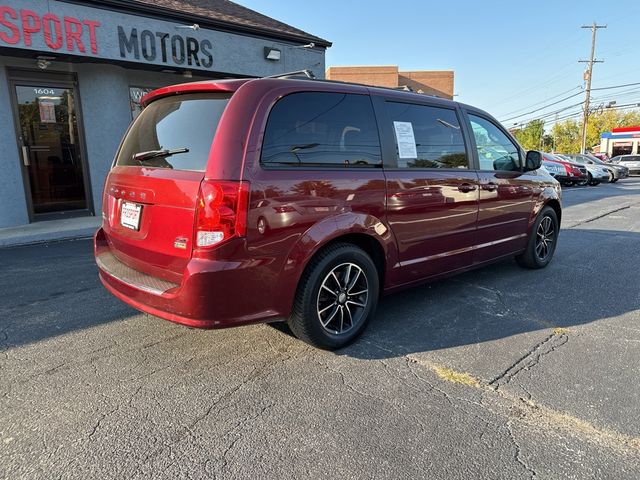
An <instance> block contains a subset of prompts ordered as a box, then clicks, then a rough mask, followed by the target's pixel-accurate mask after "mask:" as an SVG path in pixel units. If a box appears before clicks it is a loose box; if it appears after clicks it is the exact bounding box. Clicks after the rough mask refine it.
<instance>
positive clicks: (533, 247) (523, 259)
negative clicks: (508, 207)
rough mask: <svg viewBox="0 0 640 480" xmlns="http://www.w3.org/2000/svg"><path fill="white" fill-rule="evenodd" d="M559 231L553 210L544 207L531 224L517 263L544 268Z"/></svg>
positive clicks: (551, 253) (554, 249)
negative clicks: (525, 244) (524, 246)
mask: <svg viewBox="0 0 640 480" xmlns="http://www.w3.org/2000/svg"><path fill="white" fill-rule="evenodd" d="M559 231H560V225H559V223H558V215H556V212H555V210H554V209H553V208H551V207H549V206H546V207H544V208H543V209H542V210H541V211H540V213H539V214H538V217H537V218H536V221H535V222H534V224H533V229H532V230H531V235H530V236H529V240H528V242H527V248H526V250H525V251H524V253H522V254H520V255H518V256H517V257H516V261H517V262H518V264H519V265H520V266H521V267H525V268H544V267H546V266H547V265H549V262H551V259H552V258H553V254H554V253H555V251H556V245H557V243H558V233H559Z"/></svg>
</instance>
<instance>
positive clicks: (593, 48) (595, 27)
mask: <svg viewBox="0 0 640 480" xmlns="http://www.w3.org/2000/svg"><path fill="white" fill-rule="evenodd" d="M580 28H590V29H591V57H590V58H589V60H578V63H588V64H589V66H588V67H587V71H586V72H585V77H586V78H585V80H586V81H587V88H586V91H585V94H586V97H585V99H584V117H583V120H582V142H581V143H580V153H585V150H586V148H587V123H588V122H589V100H590V96H591V77H592V74H593V64H594V63H602V62H604V60H596V59H595V58H594V56H595V54H596V32H597V31H598V29H599V28H607V26H606V25H597V24H596V22H593V24H592V25H582V27H580Z"/></svg>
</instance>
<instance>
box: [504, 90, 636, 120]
mask: <svg viewBox="0 0 640 480" xmlns="http://www.w3.org/2000/svg"><path fill="white" fill-rule="evenodd" d="M634 85H640V82H635V83H624V84H621V85H609V86H607V87H598V88H592V89H591V91H592V92H593V91H596V90H598V91H600V90H613V89H616V88H623V87H631V86H634ZM581 93H582V92H578V93H575V94H573V95H569V96H568V97H565V98H563V99H561V100H558V101H556V102H553V103H549V104H548V105H545V106H543V107H540V108H537V109H535V110H532V111H530V112H527V113H522V114H520V115H515V116H513V117H510V118H505V119H504V120H501V123H505V122H508V121H509V120H514V119H516V118H520V117H524V116H526V115H530V114H532V113H536V112H539V111H541V110H545V109H546V108H547V107H552V106H554V105H557V104H558V103H562V102H564V101H565V100H569V99H570V98H573V97H576V96H578V95H580V94H581ZM581 103H583V102H581Z"/></svg>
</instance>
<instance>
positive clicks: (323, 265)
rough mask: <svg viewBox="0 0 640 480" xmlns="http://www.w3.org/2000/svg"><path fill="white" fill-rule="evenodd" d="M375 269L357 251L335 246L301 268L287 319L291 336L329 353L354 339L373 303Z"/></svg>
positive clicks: (375, 300) (370, 314)
mask: <svg viewBox="0 0 640 480" xmlns="http://www.w3.org/2000/svg"><path fill="white" fill-rule="evenodd" d="M379 289H380V287H379V278H378V270H377V269H376V266H375V264H374V263H373V261H372V260H371V257H369V255H367V254H366V253H365V252H364V251H363V250H361V249H360V248H358V247H355V246H354V245H351V244H349V243H335V244H333V245H329V246H328V247H326V248H325V249H323V250H321V251H320V252H319V253H318V254H317V255H316V256H315V257H314V258H313V259H312V260H311V262H310V263H309V265H307V268H306V269H305V271H304V273H303V274H302V277H301V279H300V283H299V284H298V290H297V292H296V297H295V300H294V306H293V311H292V313H291V316H290V317H289V319H288V324H289V328H291V331H292V332H293V333H294V335H295V336H296V337H298V338H299V339H300V340H303V341H305V342H307V343H309V344H311V345H313V346H314V347H318V348H322V349H325V350H335V349H337V348H341V347H344V346H346V345H348V344H349V343H351V342H352V341H353V340H355V339H356V338H357V337H358V336H359V335H360V334H361V333H362V331H363V330H364V329H365V327H366V326H367V323H368V322H369V320H370V319H371V317H373V315H374V313H375V310H376V306H377V304H378V294H379Z"/></svg>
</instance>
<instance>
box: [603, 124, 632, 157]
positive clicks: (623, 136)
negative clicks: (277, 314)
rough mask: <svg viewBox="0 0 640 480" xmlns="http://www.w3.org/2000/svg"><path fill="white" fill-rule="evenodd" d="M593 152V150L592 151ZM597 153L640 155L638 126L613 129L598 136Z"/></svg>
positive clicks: (612, 155) (611, 155) (613, 155)
mask: <svg viewBox="0 0 640 480" xmlns="http://www.w3.org/2000/svg"><path fill="white" fill-rule="evenodd" d="M594 150H595V149H594ZM597 153H604V154H607V155H608V156H609V157H610V158H611V157H615V156H616V155H629V154H632V153H633V154H640V126H634V127H620V128H614V129H613V130H611V131H610V132H604V133H602V134H601V135H600V149H599V150H598V152H597Z"/></svg>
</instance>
